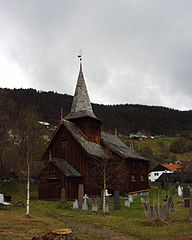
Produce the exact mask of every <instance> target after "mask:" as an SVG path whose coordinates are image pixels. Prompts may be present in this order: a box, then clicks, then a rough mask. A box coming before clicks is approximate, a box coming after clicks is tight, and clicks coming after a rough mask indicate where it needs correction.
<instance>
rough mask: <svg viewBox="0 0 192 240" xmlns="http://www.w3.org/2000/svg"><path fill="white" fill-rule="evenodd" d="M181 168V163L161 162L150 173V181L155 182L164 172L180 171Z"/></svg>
mask: <svg viewBox="0 0 192 240" xmlns="http://www.w3.org/2000/svg"><path fill="white" fill-rule="evenodd" d="M179 169H181V165H180V164H179V163H177V164H173V163H168V164H159V165H157V166H156V167H155V168H153V169H152V170H151V172H150V173H149V181H150V182H155V181H156V180H157V179H158V178H159V177H160V176H161V175H162V174H163V173H174V172H176V171H179Z"/></svg>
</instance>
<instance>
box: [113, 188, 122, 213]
mask: <svg viewBox="0 0 192 240" xmlns="http://www.w3.org/2000/svg"><path fill="white" fill-rule="evenodd" d="M113 209H114V210H120V209H121V205H120V198H119V191H115V192H114V206H113Z"/></svg>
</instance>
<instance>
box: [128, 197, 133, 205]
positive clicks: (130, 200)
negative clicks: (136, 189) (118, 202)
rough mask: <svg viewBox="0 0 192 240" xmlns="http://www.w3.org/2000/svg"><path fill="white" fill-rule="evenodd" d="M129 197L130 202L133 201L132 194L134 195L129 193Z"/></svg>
mask: <svg viewBox="0 0 192 240" xmlns="http://www.w3.org/2000/svg"><path fill="white" fill-rule="evenodd" d="M128 199H129V202H130V203H133V196H132V195H129V196H128Z"/></svg>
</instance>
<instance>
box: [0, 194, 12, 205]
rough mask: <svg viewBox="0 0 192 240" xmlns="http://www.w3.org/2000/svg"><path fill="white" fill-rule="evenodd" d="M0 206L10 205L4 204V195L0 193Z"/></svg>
mask: <svg viewBox="0 0 192 240" xmlns="http://www.w3.org/2000/svg"><path fill="white" fill-rule="evenodd" d="M0 204H1V205H6V206H7V205H10V204H11V203H8V202H4V195H3V194H1V193H0Z"/></svg>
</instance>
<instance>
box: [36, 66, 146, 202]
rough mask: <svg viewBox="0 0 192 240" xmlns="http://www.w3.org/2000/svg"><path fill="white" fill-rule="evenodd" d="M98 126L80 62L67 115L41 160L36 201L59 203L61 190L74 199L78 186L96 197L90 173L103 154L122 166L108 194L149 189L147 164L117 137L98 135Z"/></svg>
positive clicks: (93, 174) (94, 174)
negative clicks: (42, 163) (82, 186)
mask: <svg viewBox="0 0 192 240" xmlns="http://www.w3.org/2000/svg"><path fill="white" fill-rule="evenodd" d="M101 126H102V122H101V121H100V120H99V119H98V118H97V117H96V116H95V114H94V112H93V110H92V106H91V102H90V99H89V95H88V92H87V88H86V84H85V80H84V76H83V71H82V62H80V70H79V76H78V80H77V85H76V90H75V95H74V97H73V102H72V107H71V112H70V113H69V114H68V115H67V116H66V117H65V118H64V119H63V118H62V119H61V121H60V122H59V124H58V126H57V129H56V130H55V132H54V133H53V135H52V137H51V139H50V141H49V142H48V144H47V146H46V148H45V150H44V152H43V154H42V157H41V160H42V161H44V168H43V170H42V171H41V174H40V177H39V183H38V186H39V199H45V200H51V199H54V200H57V199H60V197H61V189H62V188H65V191H66V197H67V199H68V200H74V199H77V197H78V186H79V184H83V185H84V190H85V193H87V194H88V195H90V196H96V195H97V196H98V195H100V192H101V190H102V186H100V187H99V185H97V184H94V182H96V181H97V180H98V179H101V176H100V174H99V173H98V172H97V170H96V171H95V172H93V171H91V169H93V165H94V163H95V160H96V159H97V160H99V161H102V159H103V156H105V155H106V151H107V152H110V158H112V159H113V161H114V163H115V164H116V166H118V165H119V166H120V165H121V163H123V164H122V167H121V168H123V169H122V174H119V175H118V176H117V179H115V182H116V184H114V185H113V187H112V189H110V190H111V191H114V190H119V191H120V194H121V195H124V194H128V193H130V192H135V191H145V190H147V189H148V188H149V185H148V165H149V164H148V163H149V161H148V160H147V159H146V158H144V157H142V156H140V155H139V154H137V153H136V152H135V151H134V150H132V149H130V148H129V147H127V146H126V145H125V144H124V143H123V142H122V141H121V140H120V139H119V138H118V137H117V136H115V135H112V134H109V133H106V132H103V131H101ZM91 166H92V168H91ZM125 173H126V174H125ZM98 176H99V177H98Z"/></svg>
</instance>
